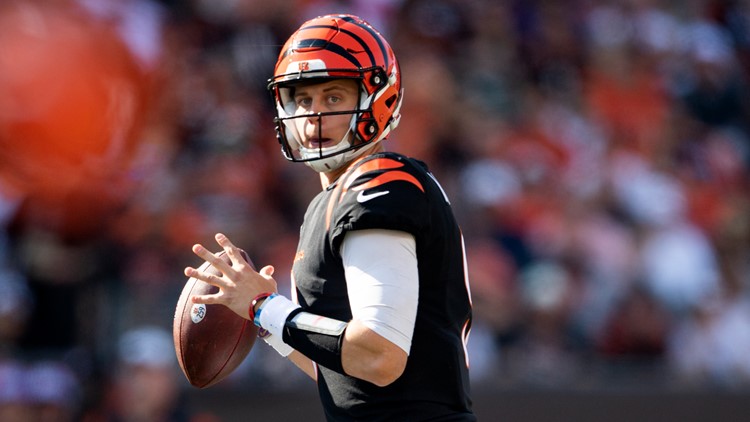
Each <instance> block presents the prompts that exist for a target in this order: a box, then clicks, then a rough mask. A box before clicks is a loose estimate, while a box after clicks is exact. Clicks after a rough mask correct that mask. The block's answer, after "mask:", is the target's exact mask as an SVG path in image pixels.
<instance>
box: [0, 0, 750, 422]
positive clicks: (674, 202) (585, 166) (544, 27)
mask: <svg viewBox="0 0 750 422" xmlns="http://www.w3.org/2000/svg"><path fill="white" fill-rule="evenodd" d="M331 12H347V13H353V14H358V15H360V16H362V17H363V18H365V19H366V20H368V21H370V22H371V23H372V24H373V25H374V26H375V27H376V28H379V29H380V30H381V32H383V33H384V34H385V35H386V37H387V38H388V39H389V40H390V41H391V44H392V47H393V48H394V50H395V51H396V54H397V56H398V57H399V59H400V62H401V68H402V72H403V83H404V86H405V97H404V104H403V108H402V113H403V117H404V118H403V119H402V121H401V126H400V128H399V129H398V130H397V131H396V132H395V133H394V134H393V135H392V136H391V138H390V139H389V140H387V141H386V147H387V148H388V149H392V150H397V151H400V152H403V153H405V154H408V155H413V156H416V157H418V158H421V159H423V160H425V161H426V162H427V163H428V164H429V166H430V168H431V169H432V171H433V173H434V174H435V175H436V176H437V177H438V179H439V180H441V182H442V184H443V186H444V187H445V189H446V191H447V193H448V194H449V196H450V198H451V200H452V203H453V206H454V209H455V212H456V214H457V216H458V218H459V220H460V223H461V225H462V227H463V231H464V235H465V237H466V245H467V248H468V262H469V273H470V277H471V283H472V285H471V286H472V293H473V299H474V309H475V320H474V325H473V329H472V334H471V337H470V341H469V349H470V355H471V364H472V377H473V379H472V382H473V393H474V399H475V406H476V411H477V414H478V416H479V417H480V419H481V420H514V421H525V420H533V421H547V420H549V421H567V420H571V421H586V420H591V421H597V420H608V421H614V420H623V421H632V420H640V421H646V420H655V421H662V420H681V421H689V420H707V421H719V420H721V421H727V420H744V419H743V417H745V416H746V415H747V414H748V411H750V400H748V393H749V392H750V301H749V300H750V295H749V294H750V171H749V170H750V92H749V90H748V82H749V80H748V78H749V76H750V2H748V1H746V0H686V1H675V0H568V1H563V0H525V1H522V0H515V1H513V0H509V1H493V0H352V1H332V0H331V1H325V0H285V1H279V2H274V1H260V0H189V1H179V0H3V1H2V2H0V318H1V319H0V420H2V421H12V422H15V421H73V420H76V421H78V420H82V421H89V422H96V421H140V422H149V421H151V422H167V421H169V422H177V421H189V422H218V421H235V420H255V419H256V418H257V419H271V420H306V421H313V420H322V413H321V410H320V408H319V405H318V403H317V396H316V391H315V387H314V385H313V383H312V382H311V381H310V380H308V379H306V378H305V377H304V376H303V375H301V374H299V373H298V371H297V370H296V369H295V368H293V366H292V365H291V364H290V363H288V362H287V361H285V360H282V359H280V358H279V357H278V356H277V355H276V354H275V352H273V351H272V350H270V348H267V347H264V345H261V346H259V347H256V348H255V349H254V350H253V351H252V352H251V355H250V357H249V358H248V359H247V360H246V362H245V363H244V364H243V365H242V366H240V368H238V369H237V371H236V372H235V373H234V374H233V375H232V376H231V377H230V378H229V379H227V380H225V381H224V382H222V383H221V384H219V385H217V386H215V387H211V388H210V389H208V390H205V391H204V390H197V389H195V388H193V387H191V386H190V385H189V384H188V383H187V381H186V380H185V379H184V377H183V376H182V374H181V373H180V371H179V368H178V367H177V364H176V358H175V356H174V348H173V345H172V338H171V328H172V317H173V314H174V308H175V304H176V300H177V298H178V296H179V293H180V291H181V289H182V286H183V285H184V282H185V277H184V276H183V275H182V269H183V268H184V267H185V266H186V265H191V266H195V265H197V264H199V263H198V262H196V257H195V256H194V255H193V254H192V253H191V251H190V247H191V246H192V245H193V244H194V243H198V242H200V243H203V244H206V245H212V244H214V242H213V234H214V233H215V232H217V231H221V232H223V233H226V234H227V235H228V236H229V237H230V238H231V239H233V241H234V242H235V243H236V244H237V245H239V246H241V247H243V248H244V249H245V250H247V251H248V253H249V255H250V256H251V257H252V259H253V261H254V262H255V263H256V264H258V265H261V266H262V265H266V264H273V265H274V266H276V269H277V271H276V274H277V280H278V281H279V284H280V288H281V290H282V291H287V292H288V289H289V285H288V283H289V280H288V276H285V274H288V273H289V268H290V265H291V262H292V257H293V256H294V252H295V248H296V241H297V234H298V230H299V224H300V223H301V221H302V215H303V212H304V209H305V207H306V206H307V203H308V201H309V200H310V199H311V198H312V196H313V195H315V194H316V193H317V191H318V190H319V189H320V185H319V183H318V180H317V177H313V174H312V171H311V170H309V169H308V168H307V167H306V166H304V165H301V164H300V165H295V164H289V163H287V162H286V161H285V160H284V159H283V158H282V156H281V153H280V151H279V146H278V143H277V141H276V140H275V135H274V130H273V125H272V117H273V116H272V109H271V102H270V97H269V95H268V93H267V92H266V91H265V84H266V80H267V79H268V77H269V76H270V75H271V74H272V72H273V65H274V63H275V60H276V57H277V54H278V52H279V49H280V46H281V44H282V43H283V42H284V41H285V40H286V38H287V37H288V36H289V35H291V33H292V32H293V31H294V30H296V28H297V27H299V25H300V24H301V23H302V22H304V21H305V20H307V19H309V18H312V17H315V16H318V15H321V14H325V13H331Z"/></svg>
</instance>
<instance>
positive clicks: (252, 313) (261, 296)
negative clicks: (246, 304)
mask: <svg viewBox="0 0 750 422" xmlns="http://www.w3.org/2000/svg"><path fill="white" fill-rule="evenodd" d="M272 294H273V293H271V292H266V293H261V294H259V295H257V296H255V297H254V298H253V300H251V301H250V309H248V310H247V313H248V314H249V315H250V322H252V323H253V324H255V305H257V304H258V302H260V301H261V300H263V299H265V298H267V297H269V296H271V295H272ZM255 325H258V324H255Z"/></svg>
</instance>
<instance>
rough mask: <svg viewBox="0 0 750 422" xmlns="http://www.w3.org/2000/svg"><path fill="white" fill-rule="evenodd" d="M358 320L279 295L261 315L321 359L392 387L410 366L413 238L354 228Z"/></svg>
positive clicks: (349, 249)
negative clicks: (311, 310) (332, 315)
mask: <svg viewBox="0 0 750 422" xmlns="http://www.w3.org/2000/svg"><path fill="white" fill-rule="evenodd" d="M341 255H342V258H343V262H344V267H345V271H346V278H347V286H348V291H349V300H350V305H351V309H352V315H353V319H352V320H351V321H349V322H343V321H337V320H333V319H330V318H325V317H321V316H319V315H313V314H310V313H307V312H303V311H302V310H301V308H299V307H298V306H297V305H296V304H293V303H292V302H291V301H289V300H288V299H286V298H283V297H279V296H274V297H272V298H270V299H268V300H267V301H266V302H264V303H263V304H261V305H260V312H259V314H258V318H257V321H259V323H260V325H261V326H262V327H264V328H266V329H268V330H269V331H271V332H272V333H276V334H274V335H279V334H280V335H283V340H284V343H286V344H288V345H290V346H291V347H293V348H294V349H296V350H298V351H300V352H301V353H303V354H304V355H306V356H308V357H309V358H311V359H312V360H313V361H315V362H316V363H317V364H319V365H322V366H325V367H327V368H329V369H333V370H335V371H338V372H342V373H346V374H348V375H351V376H354V377H357V378H360V379H364V380H366V381H370V382H372V383H374V384H376V385H381V386H383V385H388V384H390V383H391V382H393V381H395V380H396V379H397V378H398V377H399V376H400V375H401V374H402V373H403V371H404V368H405V367H406V360H407V358H408V353H409V349H410V347H411V336H412V333H413V330H414V321H415V318H416V309H417V301H418V291H419V283H418V271H417V259H416V245H415V241H414V238H413V236H411V235H410V234H407V233H404V232H397V231H388V230H364V231H358V232H350V233H348V234H347V235H346V238H345V240H344V242H343V245H342V250H341Z"/></svg>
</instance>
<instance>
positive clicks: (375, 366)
mask: <svg viewBox="0 0 750 422" xmlns="http://www.w3.org/2000/svg"><path fill="white" fill-rule="evenodd" d="M405 369H406V354H405V353H404V354H403V355H400V354H399V355H397V356H392V355H391V354H382V355H380V356H378V357H377V358H376V359H372V360H371V361H370V365H368V369H367V371H365V373H364V374H363V378H365V380H366V381H369V382H371V383H373V384H375V385H377V386H378V387H385V386H387V385H390V384H392V383H393V382H394V381H396V380H397V379H399V377H401V375H402V374H403V373H404V370H405Z"/></svg>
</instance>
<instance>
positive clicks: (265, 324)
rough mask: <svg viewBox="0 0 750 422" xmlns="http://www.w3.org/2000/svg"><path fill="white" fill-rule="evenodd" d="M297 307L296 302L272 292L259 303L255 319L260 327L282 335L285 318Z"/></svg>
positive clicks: (279, 335) (275, 334) (276, 334)
mask: <svg viewBox="0 0 750 422" xmlns="http://www.w3.org/2000/svg"><path fill="white" fill-rule="evenodd" d="M298 308H300V306H299V305H297V304H296V303H294V302H292V301H291V300H289V299H287V298H285V297H284V296H281V295H278V294H275V293H274V294H272V295H271V296H269V297H268V299H266V300H264V301H263V303H261V305H260V308H258V312H257V315H255V319H256V321H257V322H258V323H259V324H260V326H261V327H262V328H265V329H266V330H268V331H269V332H270V333H271V334H273V335H274V336H278V337H283V335H284V324H285V323H286V319H287V318H288V317H289V314H291V313H292V311H294V310H295V309H298Z"/></svg>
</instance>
